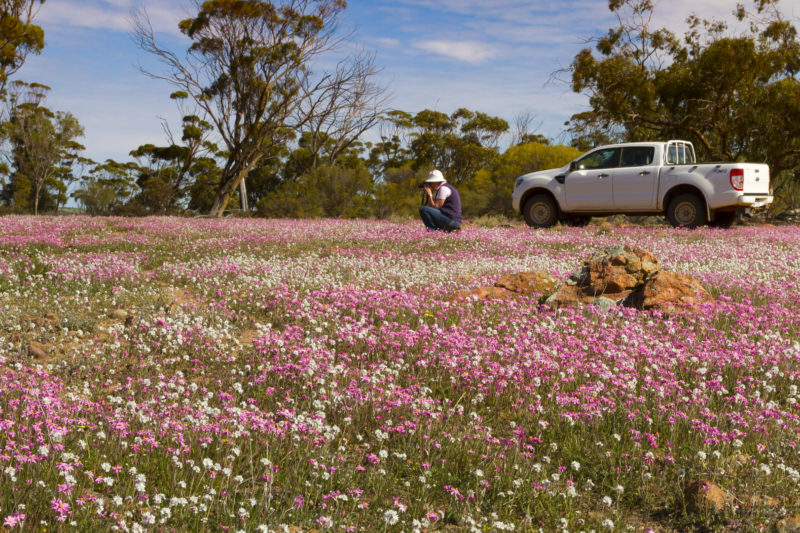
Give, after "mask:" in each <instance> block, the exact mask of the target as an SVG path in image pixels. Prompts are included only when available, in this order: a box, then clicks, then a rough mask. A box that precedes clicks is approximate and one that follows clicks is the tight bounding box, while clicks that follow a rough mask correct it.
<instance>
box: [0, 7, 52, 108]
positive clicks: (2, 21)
mask: <svg viewBox="0 0 800 533" xmlns="http://www.w3.org/2000/svg"><path fill="white" fill-rule="evenodd" d="M44 2H45V0H2V5H0V95H2V94H4V89H5V86H6V83H7V81H8V78H9V76H10V75H11V74H13V73H14V72H16V71H17V70H19V68H20V67H21V66H22V64H23V63H24V62H25V57H26V56H27V55H28V54H29V53H34V54H38V53H39V52H41V51H42V48H44V30H42V28H41V27H39V26H37V25H36V24H33V22H32V21H33V18H34V16H35V15H36V11H37V4H38V5H41V4H44Z"/></svg>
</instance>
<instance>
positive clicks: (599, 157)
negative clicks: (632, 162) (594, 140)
mask: <svg viewBox="0 0 800 533" xmlns="http://www.w3.org/2000/svg"><path fill="white" fill-rule="evenodd" d="M619 153H620V149H619V148H606V149H604V150H597V151H596V152H592V153H591V154H589V155H587V156H586V157H584V158H583V159H579V160H578V165H577V167H578V170H592V169H596V168H614V167H617V166H619Z"/></svg>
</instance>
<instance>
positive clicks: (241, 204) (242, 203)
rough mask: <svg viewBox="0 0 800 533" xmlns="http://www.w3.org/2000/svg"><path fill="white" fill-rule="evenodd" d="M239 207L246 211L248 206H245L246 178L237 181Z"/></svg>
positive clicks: (243, 211)
mask: <svg viewBox="0 0 800 533" xmlns="http://www.w3.org/2000/svg"><path fill="white" fill-rule="evenodd" d="M239 207H241V208H242V213H247V212H248V211H249V210H250V208H249V207H248V206H247V180H246V179H242V181H240V182H239Z"/></svg>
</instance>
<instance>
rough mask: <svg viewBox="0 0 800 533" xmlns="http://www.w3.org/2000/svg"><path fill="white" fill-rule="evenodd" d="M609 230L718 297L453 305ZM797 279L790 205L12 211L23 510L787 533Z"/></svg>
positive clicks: (303, 524) (0, 462)
mask: <svg viewBox="0 0 800 533" xmlns="http://www.w3.org/2000/svg"><path fill="white" fill-rule="evenodd" d="M611 244H629V245H633V246H638V247H641V248H644V249H647V250H649V251H651V252H653V253H654V254H655V255H656V257H657V258H658V260H659V263H660V264H661V265H662V266H663V267H665V268H668V269H670V270H674V271H677V272H683V273H689V274H692V275H693V276H695V277H696V278H698V279H699V280H700V281H701V282H702V283H703V284H704V286H705V287H706V288H707V289H708V290H709V291H710V292H711V293H712V294H713V295H714V297H715V298H716V301H715V302H714V303H712V304H708V305H705V306H703V307H702V308H699V309H697V310H695V311H694V312H690V313H684V314H676V315H674V316H662V315H660V314H658V313H653V312H642V311H636V310H633V309H628V308H619V309H616V308H614V309H611V310H609V311H603V310H601V309H599V308H595V307H586V308H582V309H561V310H558V311H553V310H551V309H549V308H547V307H544V306H542V305H540V304H539V303H538V301H537V299H536V298H535V297H519V298H516V299H512V300H496V301H492V300H487V301H482V300H457V299H453V294H454V293H455V292H456V291H458V290H459V289H464V288H470V287H477V286H481V285H486V284H491V283H492V282H493V281H494V280H496V279H497V278H498V277H499V276H500V275H501V274H504V273H507V272H517V271H522V270H538V269H542V270H547V271H549V272H551V273H553V274H554V275H556V276H557V277H558V278H559V279H564V278H566V277H567V276H568V275H569V274H570V273H571V272H572V271H573V270H575V268H576V267H578V266H579V265H580V264H581V262H582V261H583V259H585V258H586V257H588V256H589V255H591V254H592V253H593V252H595V251H596V250H598V249H600V248H602V247H604V246H607V245H611ZM799 271H800V229H798V228H797V227H788V226H787V227H739V228H734V229H732V230H728V231H722V230H714V229H708V228H705V229H700V230H694V231H688V230H676V229H665V228H603V227H598V226H589V227H586V228H554V229H552V230H546V231H534V230H530V229H528V228H523V227H512V228H504V227H497V228H479V227H467V228H465V229H464V230H463V231H462V232H460V233H458V234H427V233H425V232H424V231H423V229H422V225H421V224H419V223H408V224H402V223H390V222H379V221H334V220H322V221H265V220H234V219H225V220H197V219H195V220H188V219H173V218H148V219H136V220H134V219H114V218H86V217H62V218H41V217H40V218H32V217H6V218H0V429H1V430H2V431H0V530H3V531H18V530H20V531H21V530H29V531H44V530H47V531H93V532H99V531H112V530H113V531H232V532H236V531H256V532H258V531H262V532H267V531H292V532H298V531H322V530H331V531H369V532H372V531H398V532H399V531H406V532H411V531H418V532H421V531H539V530H541V531H576V532H577V531H586V532H588V531H592V530H594V531H597V532H600V531H650V530H652V531H763V530H772V529H774V528H775V526H776V524H777V523H778V522H779V521H780V520H782V519H785V518H787V517H792V516H795V515H797V514H798V513H800V499H798V494H800V493H798V483H800V450H799V449H798V442H800V435H798V431H800V421H799V420H798V415H800V403H798V402H800V395H799V394H798V384H799V382H800V380H799V379H798V378H800V369H798V361H800V276H798V272H799ZM701 479H702V480H707V481H709V482H713V483H714V485H715V486H717V487H720V488H721V490H722V491H724V494H725V498H724V505H722V506H721V508H719V509H715V508H713V507H702V506H701V507H699V508H692V506H691V505H690V503H691V502H688V501H687V493H686V487H687V485H688V484H690V483H691V482H692V481H696V480H701ZM695 507H696V506H695Z"/></svg>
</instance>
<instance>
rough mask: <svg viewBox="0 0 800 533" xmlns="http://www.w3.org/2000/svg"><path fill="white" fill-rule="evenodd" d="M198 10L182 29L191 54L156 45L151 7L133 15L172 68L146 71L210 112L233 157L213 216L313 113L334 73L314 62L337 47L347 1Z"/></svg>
mask: <svg viewBox="0 0 800 533" xmlns="http://www.w3.org/2000/svg"><path fill="white" fill-rule="evenodd" d="M195 4H196V7H197V15H196V16H195V17H194V18H189V19H186V20H183V21H181V22H180V24H179V28H180V31H181V32H182V33H183V34H184V35H186V36H187V37H189V38H190V39H191V41H192V44H191V45H190V47H189V49H188V51H187V53H186V54H185V56H184V57H179V56H178V55H176V54H175V53H173V52H170V51H169V50H167V49H165V48H162V47H161V46H160V45H159V44H157V42H156V40H155V36H154V33H153V29H152V27H151V25H150V23H149V20H148V19H147V15H146V13H144V12H140V13H138V14H137V15H136V16H135V17H134V28H135V29H134V36H135V39H136V41H137V43H138V44H139V46H140V47H141V48H142V49H143V50H145V51H147V52H149V53H152V54H154V55H155V56H157V57H158V58H159V59H160V60H161V61H162V62H163V63H164V64H165V65H166V66H167V67H168V72H167V73H165V74H153V73H150V72H146V74H148V75H149V76H151V77H154V78H158V79H164V80H167V81H169V82H171V83H172V84H174V85H176V86H178V87H179V88H180V89H181V90H183V91H185V92H186V93H188V94H189V96H190V98H192V99H193V100H194V101H195V102H196V103H197V105H198V106H199V107H200V108H201V109H202V110H203V111H204V112H205V113H206V114H207V117H208V120H209V122H211V123H212V124H213V125H214V127H215V128H216V130H217V133H218V134H219V137H220V139H221V141H222V147H223V149H224V150H225V156H226V162H225V166H224V168H223V169H222V179H221V181H220V184H219V187H218V189H217V191H216V195H215V197H214V201H213V205H212V207H211V210H210V215H212V216H221V215H222V213H223V211H224V209H225V207H226V206H227V204H228V202H229V201H230V199H231V197H232V195H233V194H234V192H235V190H236V188H237V187H238V185H239V184H240V183H241V181H242V180H243V179H244V178H245V176H246V175H247V174H248V172H250V171H251V170H252V169H253V168H254V167H255V166H256V165H257V164H258V162H259V161H260V160H262V159H263V158H265V157H269V156H270V154H271V153H274V151H275V150H274V148H275V147H276V146H280V145H285V144H286V143H288V142H290V141H291V140H292V139H293V138H294V136H295V135H296V132H297V130H298V129H299V128H300V127H301V126H302V125H303V124H305V123H306V122H307V121H308V120H309V114H308V113H304V112H302V110H303V102H306V101H308V99H309V98H313V96H314V95H315V94H319V93H320V92H321V91H323V90H324V88H325V87H327V86H328V85H329V84H330V83H335V82H336V80H337V76H336V75H335V74H321V75H314V74H313V73H312V71H311V68H310V64H311V62H312V60H314V59H315V58H316V57H318V56H319V55H320V54H322V53H323V52H326V51H329V50H331V49H333V48H335V47H336V45H337V44H339V42H338V41H337V39H336V38H335V35H336V29H337V28H336V20H337V18H338V15H339V14H340V13H341V11H342V10H343V9H345V7H346V3H345V1H344V0H278V1H274V2H267V1H260V0H209V1H206V2H200V1H199V0H195Z"/></svg>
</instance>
